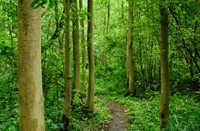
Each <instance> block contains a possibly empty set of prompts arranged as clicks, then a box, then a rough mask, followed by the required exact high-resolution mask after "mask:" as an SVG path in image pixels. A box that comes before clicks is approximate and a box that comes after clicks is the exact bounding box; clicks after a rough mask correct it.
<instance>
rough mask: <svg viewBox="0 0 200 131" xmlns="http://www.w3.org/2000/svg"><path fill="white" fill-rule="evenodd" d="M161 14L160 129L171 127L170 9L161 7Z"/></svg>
mask: <svg viewBox="0 0 200 131" xmlns="http://www.w3.org/2000/svg"><path fill="white" fill-rule="evenodd" d="M160 15H161V46H160V64H161V102H160V119H161V120H160V129H161V130H168V128H169V74H168V9H167V7H163V6H161V7H160Z"/></svg>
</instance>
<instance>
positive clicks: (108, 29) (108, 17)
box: [107, 0, 110, 33]
mask: <svg viewBox="0 0 200 131" xmlns="http://www.w3.org/2000/svg"><path fill="white" fill-rule="evenodd" d="M107 10H108V12H107V13H108V14H107V33H109V31H110V0H107Z"/></svg>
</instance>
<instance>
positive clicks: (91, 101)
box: [87, 0, 95, 112]
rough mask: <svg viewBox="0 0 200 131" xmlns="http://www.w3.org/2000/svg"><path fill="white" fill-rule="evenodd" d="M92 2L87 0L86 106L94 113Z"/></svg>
mask: <svg viewBox="0 0 200 131" xmlns="http://www.w3.org/2000/svg"><path fill="white" fill-rule="evenodd" d="M92 35H93V0H88V36H87V42H88V59H89V88H88V98H87V105H88V107H89V109H90V110H91V111H92V112H94V79H95V74H94V73H95V72H94V70H95V69H94V54H93V44H92Z"/></svg>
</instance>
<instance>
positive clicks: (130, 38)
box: [127, 0, 134, 94]
mask: <svg viewBox="0 0 200 131" xmlns="http://www.w3.org/2000/svg"><path fill="white" fill-rule="evenodd" d="M128 26H129V28H128V38H127V68H128V70H127V73H128V74H127V76H128V82H129V91H130V92H131V94H133V93H134V85H133V59H132V57H133V51H132V45H133V2H132V1H131V0H129V1H128Z"/></svg>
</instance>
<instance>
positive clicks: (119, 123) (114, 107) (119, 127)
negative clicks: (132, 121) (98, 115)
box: [101, 100, 128, 131]
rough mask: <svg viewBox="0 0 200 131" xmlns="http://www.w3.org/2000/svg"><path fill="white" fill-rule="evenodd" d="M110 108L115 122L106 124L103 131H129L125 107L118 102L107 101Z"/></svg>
mask: <svg viewBox="0 0 200 131" xmlns="http://www.w3.org/2000/svg"><path fill="white" fill-rule="evenodd" d="M105 101H106V103H107V104H108V107H109V108H110V111H111V115H112V116H113V120H112V121H111V122H109V123H106V124H105V125H104V127H103V129H101V131H128V129H127V123H126V115H125V112H124V109H125V107H124V106H123V105H121V104H119V103H117V102H114V101H111V100H105Z"/></svg>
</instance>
